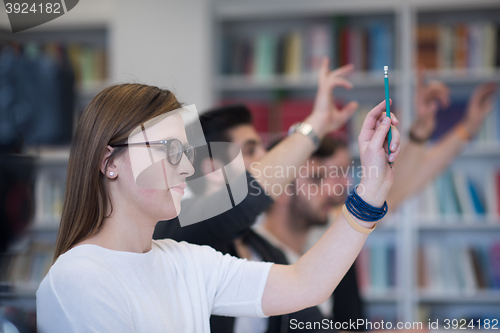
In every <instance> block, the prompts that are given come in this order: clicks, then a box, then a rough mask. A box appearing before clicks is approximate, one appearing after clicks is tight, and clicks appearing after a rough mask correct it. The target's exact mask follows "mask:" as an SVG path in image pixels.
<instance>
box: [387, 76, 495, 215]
mask: <svg viewBox="0 0 500 333" xmlns="http://www.w3.org/2000/svg"><path fill="white" fill-rule="evenodd" d="M495 91H496V86H495V84H492V83H486V84H482V85H480V86H479V87H477V88H476V89H475V90H474V92H473V93H472V96H471V97H470V99H469V102H468V105H467V110H466V114H465V117H464V119H463V121H462V122H461V123H460V124H459V125H457V126H456V127H455V128H454V129H452V130H451V131H449V132H448V133H447V134H446V135H445V136H444V137H443V138H442V139H440V140H439V141H438V142H437V143H436V144H435V145H434V146H433V147H432V148H430V149H425V148H424V145H423V144H422V145H420V146H421V147H418V146H419V145H418V144H416V143H413V144H411V143H409V144H408V145H407V146H405V147H404V149H403V152H402V153H401V156H402V158H401V159H400V160H399V162H400V163H405V162H404V161H403V158H408V159H411V160H413V161H414V164H413V167H408V166H407V164H404V166H403V165H399V164H397V165H396V168H397V170H398V171H397V172H396V178H395V184H394V185H395V186H394V188H393V189H392V190H391V193H390V194H389V197H388V198H387V202H388V203H390V204H392V206H393V207H394V206H396V205H398V204H399V203H401V202H402V200H404V199H405V198H407V197H408V196H410V195H412V194H415V193H416V192H418V191H420V190H421V189H423V188H424V187H425V186H426V185H427V184H428V183H429V182H430V181H432V180H433V179H434V178H435V177H436V176H438V175H439V174H440V173H441V172H443V170H445V169H446V168H447V167H448V166H449V165H450V163H451V162H453V160H454V159H455V158H456V157H457V156H458V155H459V154H460V152H461V151H462V149H463V148H464V147H465V146H466V144H467V143H468V140H469V139H470V138H472V137H474V136H475V135H476V134H477V132H478V131H479V129H480V127H481V125H482V123H483V122H484V119H485V118H486V116H487V115H488V113H490V112H491V110H492V108H493V106H492V99H493V95H494V93H495ZM422 151H423V154H422ZM413 154H415V155H418V159H417V158H415V156H412V155H413ZM407 167H408V168H410V169H411V170H412V172H411V174H406V175H403V173H404V171H405V170H404V169H405V168H407ZM400 171H401V173H402V174H401V175H398V172H400ZM396 182H397V183H396Z"/></svg>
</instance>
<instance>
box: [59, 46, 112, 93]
mask: <svg viewBox="0 0 500 333" xmlns="http://www.w3.org/2000/svg"><path fill="white" fill-rule="evenodd" d="M68 55H69V59H70V61H71V65H72V67H73V71H74V73H75V82H76V84H77V86H78V87H81V88H84V89H85V88H91V87H93V86H94V85H95V84H100V83H102V82H104V81H105V80H106V79H107V70H108V69H107V60H106V50H105V49H104V47H96V46H90V45H84V44H70V45H68Z"/></svg>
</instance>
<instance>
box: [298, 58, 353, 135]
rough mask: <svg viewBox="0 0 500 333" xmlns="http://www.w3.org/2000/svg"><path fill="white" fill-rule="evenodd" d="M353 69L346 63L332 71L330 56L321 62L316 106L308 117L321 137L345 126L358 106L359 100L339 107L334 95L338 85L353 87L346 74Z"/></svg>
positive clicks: (347, 87) (346, 87) (308, 121)
mask: <svg viewBox="0 0 500 333" xmlns="http://www.w3.org/2000/svg"><path fill="white" fill-rule="evenodd" d="M353 70H354V66H353V65H345V66H342V67H340V68H337V69H336V70H333V71H330V69H329V61H328V58H324V59H323V62H322V63H321V68H320V71H319V78H318V91H317V93H316V99H315V101H314V108H313V111H312V113H311V115H309V117H307V119H306V122H307V123H310V124H311V125H312V126H313V129H314V131H315V132H316V133H317V134H318V136H319V137H320V138H322V137H323V136H324V135H326V134H327V133H329V132H332V131H335V130H337V129H339V128H341V127H342V126H344V124H345V123H346V122H347V121H348V120H349V118H350V117H351V116H352V115H353V114H354V112H355V111H356V110H357V108H358V102H355V101H351V102H349V103H347V104H346V105H345V106H344V107H343V108H342V109H338V108H337V106H336V105H335V97H334V95H333V89H334V88H336V87H343V88H345V89H352V87H353V85H352V83H351V82H349V80H347V79H346V78H345V76H347V75H348V74H350V73H351V72H352V71H353Z"/></svg>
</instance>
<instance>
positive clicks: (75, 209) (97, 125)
mask: <svg viewBox="0 0 500 333" xmlns="http://www.w3.org/2000/svg"><path fill="white" fill-rule="evenodd" d="M180 107H181V104H180V103H179V102H178V101H177V99H176V97H175V96H174V94H172V93H171V92H170V91H168V90H163V89H160V88H157V87H152V86H147V85H143V84H121V85H116V86H112V87H109V88H106V89H104V90H103V91H101V92H100V93H98V94H97V95H96V96H95V97H94V98H93V99H92V101H91V102H90V104H89V105H88V106H87V108H86V109H85V111H84V112H83V115H82V117H81V119H80V121H79V123H78V128H77V130H76V134H75V138H74V141H73V144H72V146H71V152H70V155H69V162H68V175H67V178H66V192H65V195H64V205H63V211H62V217H61V225H60V227H59V233H58V235H57V244H56V251H55V255H54V260H56V259H57V258H58V257H59V256H60V255H61V254H63V253H64V252H66V251H68V250H69V249H70V248H71V247H73V246H74V245H75V244H77V243H78V242H80V241H82V240H83V239H85V238H86V237H88V236H91V235H93V234H95V233H96V232H97V231H98V230H99V228H100V227H101V225H102V223H103V221H104V219H105V218H106V212H108V210H111V211H112V209H113V207H108V204H109V201H108V200H109V193H108V190H107V187H106V183H105V175H104V174H103V173H102V172H101V163H102V159H103V157H104V153H105V152H106V147H107V145H113V144H120V143H126V142H127V140H128V136H129V134H130V133H131V132H132V131H133V130H134V129H135V128H136V127H138V126H140V125H141V124H143V123H145V122H147V121H148V120H150V119H153V118H155V117H157V116H159V115H162V114H165V113H166V112H169V111H173V110H176V109H178V108H180ZM125 149H126V148H115V149H114V151H113V153H112V154H111V156H110V157H109V158H108V162H109V161H111V160H112V159H113V158H114V157H116V156H118V155H119V154H121V153H123V152H124V151H125ZM106 166H107V164H106Z"/></svg>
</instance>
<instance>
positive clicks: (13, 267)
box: [0, 242, 54, 293]
mask: <svg viewBox="0 0 500 333" xmlns="http://www.w3.org/2000/svg"><path fill="white" fill-rule="evenodd" d="M53 257H54V244H53V243H41V242H34V243H32V244H31V245H30V246H29V247H28V248H27V249H25V250H23V251H21V252H18V253H4V254H2V255H1V256H0V292H3V293H8V292H28V293H34V292H35V291H36V290H37V289H38V286H39V284H40V282H41V281H42V280H43V278H44V277H45V275H46V274H47V272H48V271H49V268H50V266H51V265H52V259H53Z"/></svg>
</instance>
